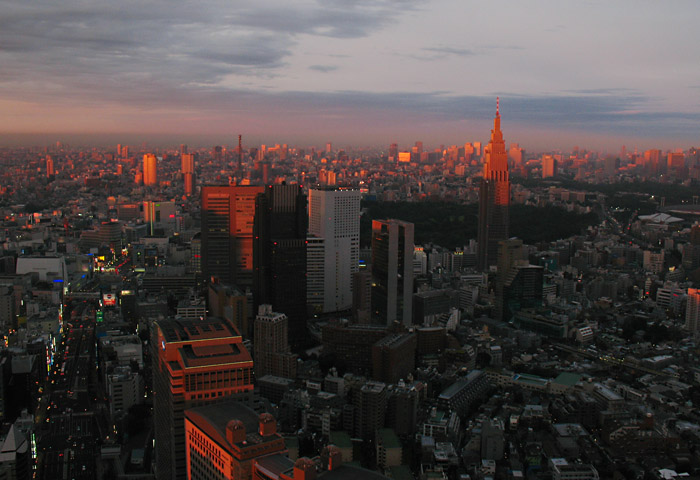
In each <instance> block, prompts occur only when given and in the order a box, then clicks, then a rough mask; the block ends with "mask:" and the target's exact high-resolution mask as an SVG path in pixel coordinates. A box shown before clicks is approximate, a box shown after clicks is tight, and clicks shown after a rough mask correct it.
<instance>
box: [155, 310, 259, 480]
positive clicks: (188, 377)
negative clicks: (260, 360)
mask: <svg viewBox="0 0 700 480" xmlns="http://www.w3.org/2000/svg"><path fill="white" fill-rule="evenodd" d="M152 332H153V333H152V335H153V337H152V342H151V345H152V349H153V352H152V354H153V390H154V397H153V412H154V418H153V420H154V421H153V423H154V428H155V454H156V478H158V479H159V480H160V479H167V480H171V479H178V480H179V479H185V478H186V475H187V468H186V467H187V462H186V456H185V440H186V439H185V410H187V409H188V408H193V407H200V406H205V405H211V404H214V403H221V402H224V401H228V400H238V401H241V402H245V403H247V404H249V405H250V404H252V395H253V361H252V359H251V358H250V354H249V353H248V351H247V350H246V348H245V346H244V345H243V340H242V338H241V336H240V334H239V333H238V332H237V331H236V330H235V329H234V328H233V327H231V326H229V324H228V323H227V322H226V321H225V320H223V319H218V318H211V317H210V318H207V319H205V320H200V319H197V320H160V321H157V322H156V323H155V324H154V328H153V331H152Z"/></svg>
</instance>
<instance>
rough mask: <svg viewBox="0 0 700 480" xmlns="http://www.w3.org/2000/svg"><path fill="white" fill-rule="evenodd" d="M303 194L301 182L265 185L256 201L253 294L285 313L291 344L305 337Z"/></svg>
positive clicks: (304, 206)
mask: <svg viewBox="0 0 700 480" xmlns="http://www.w3.org/2000/svg"><path fill="white" fill-rule="evenodd" d="M307 223H308V218H307V214H306V195H304V193H303V190H302V186H301V185H268V186H267V187H265V190H264V192H263V193H261V194H259V195H258V196H257V198H256V202H255V223H254V227H253V234H254V236H255V245H254V249H253V268H254V281H253V295H254V301H255V306H256V307H257V306H259V305H263V304H269V305H272V308H273V309H274V311H276V312H281V313H284V314H285V315H287V318H288V320H289V341H290V343H291V344H292V345H295V346H296V345H299V344H303V343H304V342H305V340H306V317H307V309H306V237H307Z"/></svg>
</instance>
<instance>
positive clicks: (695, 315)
mask: <svg viewBox="0 0 700 480" xmlns="http://www.w3.org/2000/svg"><path fill="white" fill-rule="evenodd" d="M685 328H686V330H688V331H689V332H690V335H691V336H692V337H693V338H695V339H697V338H700V289H699V288H689V289H688V303H687V304H686V307H685Z"/></svg>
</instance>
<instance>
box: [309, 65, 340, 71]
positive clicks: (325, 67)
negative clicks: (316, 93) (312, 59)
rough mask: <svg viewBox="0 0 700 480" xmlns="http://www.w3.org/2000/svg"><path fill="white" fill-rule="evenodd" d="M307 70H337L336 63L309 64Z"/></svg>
mask: <svg viewBox="0 0 700 480" xmlns="http://www.w3.org/2000/svg"><path fill="white" fill-rule="evenodd" d="M309 70H314V71H316V72H321V73H328V72H334V71H336V70H338V66H337V65H311V66H310V67H309Z"/></svg>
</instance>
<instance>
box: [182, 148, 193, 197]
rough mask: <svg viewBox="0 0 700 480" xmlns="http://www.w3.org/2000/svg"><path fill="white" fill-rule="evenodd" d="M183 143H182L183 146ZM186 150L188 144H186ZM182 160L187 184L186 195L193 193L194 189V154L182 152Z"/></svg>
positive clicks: (183, 177)
mask: <svg viewBox="0 0 700 480" xmlns="http://www.w3.org/2000/svg"><path fill="white" fill-rule="evenodd" d="M182 146H183V145H180V147H182ZM184 147H185V152H186V151H187V145H184ZM180 159H181V161H182V179H183V183H184V186H185V195H192V192H193V191H194V154H192V153H182V154H181V155H180Z"/></svg>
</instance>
